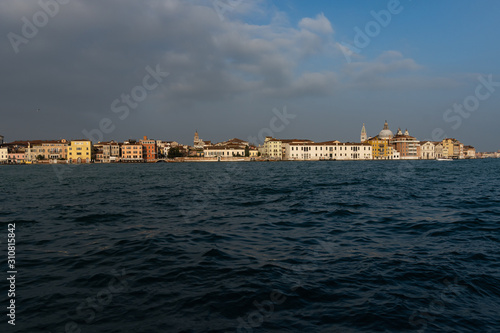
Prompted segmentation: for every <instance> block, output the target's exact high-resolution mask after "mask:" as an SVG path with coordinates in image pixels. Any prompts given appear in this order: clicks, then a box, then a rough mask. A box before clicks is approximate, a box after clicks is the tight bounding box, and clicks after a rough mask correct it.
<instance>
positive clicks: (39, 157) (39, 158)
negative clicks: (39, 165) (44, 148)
mask: <svg viewBox="0 0 500 333" xmlns="http://www.w3.org/2000/svg"><path fill="white" fill-rule="evenodd" d="M36 159H37V160H39V161H40V160H44V159H45V157H43V155H38V156H37V157H36Z"/></svg>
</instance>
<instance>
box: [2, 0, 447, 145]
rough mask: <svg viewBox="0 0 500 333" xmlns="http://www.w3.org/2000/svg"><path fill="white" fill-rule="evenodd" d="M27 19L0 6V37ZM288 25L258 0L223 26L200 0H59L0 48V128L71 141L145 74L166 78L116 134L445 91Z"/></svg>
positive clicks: (316, 20)
mask: <svg viewBox="0 0 500 333" xmlns="http://www.w3.org/2000/svg"><path fill="white" fill-rule="evenodd" d="M37 11H40V6H39V4H38V1H36V0H26V1H18V2H12V3H10V2H9V4H8V5H7V4H6V3H5V2H0V30H1V31H6V32H10V31H12V32H15V33H18V34H20V33H21V28H22V24H23V22H22V21H21V18H22V17H26V18H28V19H30V18H31V17H32V16H33V14H34V13H36V12H37ZM290 22H293V20H290V19H289V18H288V16H287V15H286V13H284V12H281V11H279V10H277V9H276V8H272V7H270V6H268V2H265V1H255V2H253V1H252V2H248V1H243V2H241V4H240V5H239V6H236V7H235V8H234V10H232V11H227V12H226V13H225V19H224V20H223V21H222V20H221V19H220V17H219V15H218V14H217V12H216V10H215V9H214V7H213V5H212V2H210V1H209V2H207V1H205V0H191V1H184V0H146V1H140V2H139V1H136V0H109V1H71V2H69V3H68V4H66V5H64V6H61V7H60V11H59V13H58V14H57V15H55V16H54V17H51V18H50V21H49V22H48V24H47V25H46V26H44V27H42V28H40V29H39V32H38V34H37V35H36V36H35V37H34V38H32V39H30V40H29V42H28V43H27V44H23V45H20V52H19V53H18V54H15V53H14V51H13V49H12V47H11V45H10V44H9V42H8V40H7V38H4V39H3V43H4V44H3V45H2V47H1V48H0V58H1V59H3V60H2V63H1V64H0V75H1V77H2V79H1V80H0V90H1V91H2V96H5V97H4V98H2V101H0V107H1V108H2V110H5V111H3V112H4V115H3V121H4V123H17V122H18V119H19V117H25V116H30V117H31V114H29V110H35V109H36V108H42V109H44V110H47V111H46V112H47V113H43V114H50V118H43V119H42V118H40V120H37V121H33V123H32V125H31V127H30V128H27V127H24V128H23V129H22V130H23V131H27V132H30V133H46V132H49V133H52V132H53V133H59V134H57V135H56V136H57V137H59V136H65V135H67V134H66V133H72V134H71V135H75V134H74V133H75V132H76V133H77V135H76V136H77V137H78V132H80V131H81V128H82V127H86V128H88V127H90V126H94V125H93V124H95V123H96V122H97V123H98V121H99V120H100V119H101V118H103V117H110V118H111V117H113V116H115V115H114V114H113V113H112V112H111V111H110V106H111V103H112V102H113V101H114V100H115V99H117V98H120V96H121V95H122V94H129V93H130V92H131V89H132V88H133V87H135V86H137V85H141V84H142V79H143V78H144V76H145V75H146V74H147V73H146V70H145V68H146V67H147V66H151V67H155V66H156V64H159V65H160V67H161V69H162V70H163V71H166V72H169V73H170V75H169V76H168V77H167V78H166V79H165V80H164V81H163V82H162V84H161V85H160V86H159V87H158V88H157V89H155V90H154V91H151V92H149V95H148V98H147V99H146V100H145V101H144V102H143V103H141V104H140V105H139V106H138V107H137V109H134V110H133V111H134V112H133V115H136V118H133V116H131V118H129V119H133V121H132V120H130V121H128V122H122V123H120V124H121V125H120V129H121V128H123V131H124V132H127V133H128V131H135V130H138V129H137V128H139V126H140V125H139V122H141V121H142V122H143V125H142V127H141V129H142V131H143V132H145V131H147V130H148V129H149V128H150V127H151V126H152V125H155V126H157V125H158V124H159V123H160V124H161V121H162V120H163V119H167V118H168V119H169V120H170V119H173V118H175V119H176V120H177V122H178V123H190V122H191V121H192V117H193V115H196V116H200V114H202V113H206V114H209V115H211V116H212V117H211V119H217V118H218V117H221V115H224V116H225V118H224V121H228V120H227V119H229V118H228V114H229V113H230V112H239V111H234V110H235V109H236V110H243V109H244V110H250V111H251V112H252V115H260V116H261V117H263V118H266V117H268V114H267V113H266V111H268V110H271V109H272V107H277V106H282V105H288V104H295V105H299V103H300V102H301V101H304V100H306V99H307V98H309V97H313V98H317V97H322V98H323V97H332V96H333V97H335V96H336V94H338V92H345V91H346V90H355V89H358V88H363V89H364V88H369V89H392V88H393V87H396V88H398V89H403V87H414V86H418V85H420V86H422V87H425V86H429V85H432V84H433V85H434V86H439V85H440V84H443V82H444V83H446V84H449V82H445V81H446V80H445V79H439V78H435V79H434V82H431V81H432V80H431V79H430V78H429V77H425V76H422V75H423V74H422V73H423V72H424V71H425V68H424V67H423V66H421V65H419V64H418V63H417V62H416V61H415V60H414V59H412V58H408V57H404V56H403V55H402V54H401V53H400V52H397V51H387V52H384V53H382V54H381V55H380V56H379V57H376V58H375V59H372V60H367V59H365V58H353V59H354V61H353V62H352V63H350V64H347V63H346V62H345V59H344V56H343V54H342V53H341V52H340V51H339V50H338V48H337V46H336V41H335V38H334V35H335V32H334V30H333V28H332V24H331V22H330V21H329V19H328V18H327V17H325V15H324V14H319V15H317V16H315V17H311V18H308V17H305V18H302V19H301V20H299V22H298V24H292V23H290ZM419 75H420V76H419ZM450 80H451V79H450ZM242 105H244V107H242ZM144 115H147V116H144ZM163 115H166V116H163ZM40 116H41V115H40ZM141 117H142V118H141ZM162 117H163V118H162ZM236 118H238V117H236ZM113 119H116V118H113ZM159 119H162V120H159ZM266 119H267V118H266ZM236 120H237V121H240V119H239V118H238V119H236ZM162 126H163V125H162ZM176 127H179V126H176ZM20 130H21V129H20ZM236 134H237V133H234V135H236ZM34 136H35V137H38V136H37V135H36V134H34ZM44 136H45V135H44ZM111 138H115V137H114V135H111Z"/></svg>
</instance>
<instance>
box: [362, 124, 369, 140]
mask: <svg viewBox="0 0 500 333" xmlns="http://www.w3.org/2000/svg"><path fill="white" fill-rule="evenodd" d="M366 140H368V136H367V135H366V128H365V124H364V123H363V128H362V129H361V142H365V141H366Z"/></svg>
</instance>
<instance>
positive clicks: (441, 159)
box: [436, 158, 453, 161]
mask: <svg viewBox="0 0 500 333" xmlns="http://www.w3.org/2000/svg"><path fill="white" fill-rule="evenodd" d="M436 161H453V159H451V158H437V159H436Z"/></svg>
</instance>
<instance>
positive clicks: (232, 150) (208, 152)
mask: <svg viewBox="0 0 500 333" xmlns="http://www.w3.org/2000/svg"><path fill="white" fill-rule="evenodd" d="M203 155H204V157H207V158H209V157H212V158H213V157H217V159H219V160H220V159H227V158H233V157H244V156H245V147H242V146H207V147H205V148H204V149H203Z"/></svg>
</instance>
